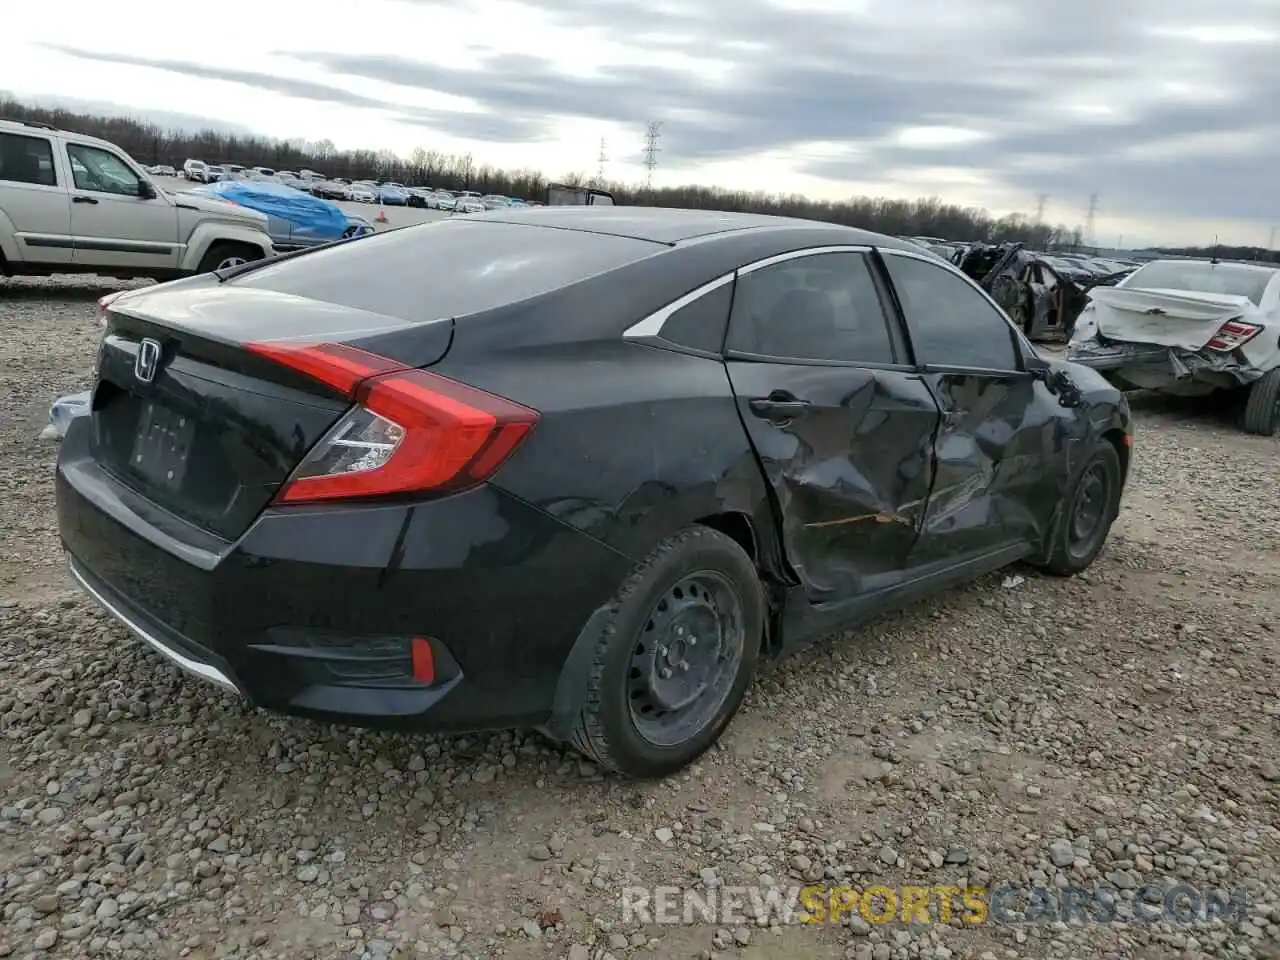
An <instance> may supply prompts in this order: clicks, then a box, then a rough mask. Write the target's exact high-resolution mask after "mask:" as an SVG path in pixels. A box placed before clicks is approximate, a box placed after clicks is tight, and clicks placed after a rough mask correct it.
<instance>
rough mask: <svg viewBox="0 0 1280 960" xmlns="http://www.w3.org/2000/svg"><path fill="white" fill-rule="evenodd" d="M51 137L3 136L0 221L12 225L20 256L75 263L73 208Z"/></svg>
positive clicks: (0, 146)
mask: <svg viewBox="0 0 1280 960" xmlns="http://www.w3.org/2000/svg"><path fill="white" fill-rule="evenodd" d="M64 179H65V178H64V177H60V176H59V172H58V167H57V164H56V163H55V161H54V152H53V141H52V140H50V139H49V138H48V137H39V136H27V135H25V134H17V133H0V215H3V216H5V217H7V218H8V219H9V222H10V223H11V224H13V231H14V233H15V235H16V236H15V239H16V241H17V244H18V255H19V256H20V257H21V258H22V259H23V260H25V261H28V262H31V263H70V262H71V205H70V199H71V198H70V195H69V194H68V193H67V185H66V183H65V182H63V180H64Z"/></svg>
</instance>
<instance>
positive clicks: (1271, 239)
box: [1267, 227, 1276, 253]
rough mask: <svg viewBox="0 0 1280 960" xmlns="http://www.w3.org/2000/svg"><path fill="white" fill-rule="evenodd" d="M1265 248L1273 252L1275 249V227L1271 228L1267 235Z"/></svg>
mask: <svg viewBox="0 0 1280 960" xmlns="http://www.w3.org/2000/svg"><path fill="white" fill-rule="evenodd" d="M1267 249H1268V250H1270V251H1271V252H1272V253H1274V252H1275V249H1276V228H1275V227H1272V228H1271V236H1269V237H1267Z"/></svg>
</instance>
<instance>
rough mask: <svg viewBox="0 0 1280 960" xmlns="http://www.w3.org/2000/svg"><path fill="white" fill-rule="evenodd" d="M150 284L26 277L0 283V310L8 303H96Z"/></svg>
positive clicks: (111, 280)
mask: <svg viewBox="0 0 1280 960" xmlns="http://www.w3.org/2000/svg"><path fill="white" fill-rule="evenodd" d="M151 282H152V281H150V280H142V281H137V280H117V279H116V278H114V277H75V278H63V282H58V279H53V280H51V279H50V278H49V277H25V278H20V279H9V280H0V306H2V305H3V304H4V303H6V302H11V301H31V300H37V301H55V300H67V301H71V302H82V301H86V300H88V301H92V300H97V299H98V298H99V297H101V296H102V295H103V294H106V293H113V292H115V291H116V290H132V289H134V288H136V287H140V286H145V285H146V284H149V283H151Z"/></svg>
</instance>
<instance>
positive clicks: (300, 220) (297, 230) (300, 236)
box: [192, 180, 347, 246]
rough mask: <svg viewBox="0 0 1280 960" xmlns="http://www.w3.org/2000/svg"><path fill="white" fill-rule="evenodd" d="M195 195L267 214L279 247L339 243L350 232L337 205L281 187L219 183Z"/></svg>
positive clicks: (250, 182)
mask: <svg viewBox="0 0 1280 960" xmlns="http://www.w3.org/2000/svg"><path fill="white" fill-rule="evenodd" d="M192 192H193V193H203V194H205V195H207V196H211V197H218V198H220V199H223V200H230V201H232V202H233V203H238V204H240V205H241V206H243V207H248V208H249V209H250V210H257V211H259V212H260V213H265V214H266V215H267V217H268V218H269V221H268V223H267V232H268V233H269V234H271V239H272V241H274V242H275V243H276V244H278V245H295V244H296V245H298V246H311V245H313V244H317V243H328V242H329V241H330V240H338V239H340V238H341V237H342V234H343V232H344V231H345V230H346V229H347V215H346V214H345V213H343V212H342V210H341V208H339V207H338V206H337V205H336V204H333V203H330V202H329V201H328V200H321V199H320V198H319V197H313V196H312V195H311V194H309V193H303V192H302V191H301V190H297V189H295V188H293V187H286V186H285V185H284V184H282V183H269V182H264V181H255V180H219V181H217V182H216V183H210V184H206V185H205V186H202V187H196V188H195V189H194V190H192Z"/></svg>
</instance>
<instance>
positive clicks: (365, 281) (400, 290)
mask: <svg viewBox="0 0 1280 960" xmlns="http://www.w3.org/2000/svg"><path fill="white" fill-rule="evenodd" d="M665 249H667V247H666V246H665V245H663V244H659V243H653V242H650V241H648V240H635V239H632V238H630V237H612V236H606V235H603V234H597V233H585V232H582V231H577V230H552V229H548V228H546V227H537V226H524V225H519V224H508V223H483V222H479V223H478V222H476V221H466V220H441V221H438V222H436V223H432V224H429V225H426V226H421V227H408V228H405V229H402V230H390V231H387V232H386V233H381V234H375V235H373V236H368V237H362V238H361V239H359V240H357V241H353V242H350V243H344V244H341V245H339V246H335V247H332V248H329V249H325V250H316V251H315V252H313V253H307V254H304V255H303V256H300V257H294V258H291V259H288V260H282V261H280V262H279V263H273V264H269V265H267V266H264V267H260V268H258V269H256V270H253V271H251V272H250V273H246V274H244V275H243V276H241V277H238V278H236V279H235V280H233V281H231V282H232V283H235V284H237V285H240V286H245V287H252V288H255V289H262V290H274V291H277V292H279V293H288V294H293V295H294V296H299V297H309V298H310V299H312V300H322V301H325V302H328V303H336V304H339V305H340V306H344V307H351V308H353V309H356V310H367V311H369V312H370V313H377V314H382V315H383V316H388V317H398V318H400V319H403V320H436V319H441V318H444V317H461V316H466V315H468V314H472V313H482V312H484V311H486V310H493V309H495V308H497V307H501V306H505V305H506V304H509V303H517V302H519V301H521V300H527V299H529V298H530V297H536V296H539V295H541V294H544V293H549V292H550V291H552V290H557V289H559V288H560V287H564V286H567V285H569V284H571V283H577V282H578V281H581V280H585V279H587V278H588V277H593V276H595V275H597V274H600V273H605V272H607V271H609V270H614V269H617V268H618V267H622V266H626V265H627V264H629V263H634V262H635V261H637V260H641V259H643V258H645V257H647V256H651V255H653V254H655V253H660V252H661V251H663V250H665Z"/></svg>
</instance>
